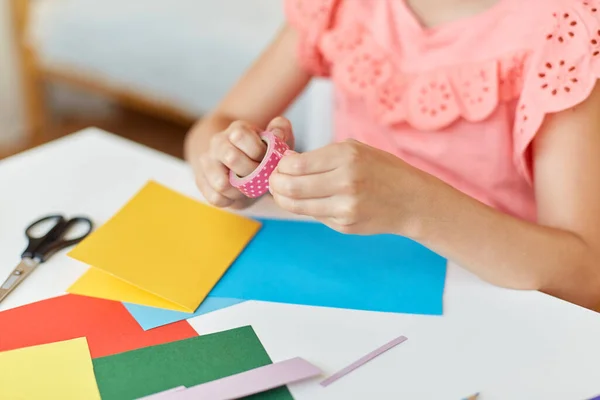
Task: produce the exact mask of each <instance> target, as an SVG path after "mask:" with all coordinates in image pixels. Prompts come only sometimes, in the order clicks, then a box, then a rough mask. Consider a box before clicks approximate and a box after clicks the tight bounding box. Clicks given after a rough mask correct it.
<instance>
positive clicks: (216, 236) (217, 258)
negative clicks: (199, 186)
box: [68, 181, 260, 313]
mask: <svg viewBox="0 0 600 400" xmlns="http://www.w3.org/2000/svg"><path fill="white" fill-rule="evenodd" d="M259 229H260V223H259V222H257V221H255V220H252V219H250V218H246V217H243V216H240V215H237V214H234V213H231V212H228V211H224V210H219V209H216V208H214V207H211V206H209V205H206V204H203V203H201V202H199V201H196V200H194V199H191V198H189V197H186V196H184V195H181V194H179V193H177V192H174V191H173V190H171V189H168V188H166V187H164V186H162V185H160V184H158V183H156V182H152V181H151V182H149V183H148V184H147V185H146V186H144V187H143V188H142V189H141V190H140V191H139V192H138V194H137V195H135V196H134V197H133V198H132V199H131V200H130V201H129V202H128V203H127V204H126V205H125V206H124V207H123V208H122V209H121V210H120V211H119V212H118V213H117V214H115V215H114V216H113V217H112V218H111V219H110V220H109V221H108V222H106V223H105V224H104V225H103V226H101V227H100V228H98V229H97V230H96V231H95V232H93V233H92V234H91V235H90V236H88V237H87V238H86V239H85V240H83V241H82V242H81V243H80V244H79V245H78V246H76V247H75V248H74V249H73V250H72V251H71V252H70V253H69V255H70V256H71V257H73V258H75V259H77V260H79V261H82V262H84V263H86V264H89V265H90V266H92V267H94V268H97V269H98V270H100V271H99V272H102V273H103V274H98V273H97V272H98V271H94V270H93V269H91V270H90V271H88V272H87V273H86V274H85V275H84V276H82V277H81V278H80V280H79V281H77V282H75V284H74V285H73V286H72V287H71V288H69V289H68V292H70V293H77V294H82V295H89V296H93V297H101V298H106V299H111V300H119V301H126V302H130V303H135V304H141V305H147V306H152V307H160V308H167V309H171V310H176V311H184V312H190V313H191V312H194V311H195V310H196V308H197V307H198V306H199V305H200V303H201V302H202V300H204V298H205V297H206V295H207V294H208V293H209V292H210V291H211V289H212V288H213V287H214V285H215V284H216V283H217V282H218V281H219V279H220V278H221V277H222V276H223V274H224V273H225V272H226V271H227V268H229V266H230V265H231V264H232V263H233V261H235V259H236V258H237V256H238V255H239V254H240V253H241V252H242V250H243V249H244V248H245V247H246V245H247V244H248V243H249V242H250V240H251V239H252V238H253V237H254V235H256V233H257V232H258V230H259ZM107 274H108V275H109V276H107ZM111 278H112V279H111ZM111 280H112V281H113V282H110V281H111Z"/></svg>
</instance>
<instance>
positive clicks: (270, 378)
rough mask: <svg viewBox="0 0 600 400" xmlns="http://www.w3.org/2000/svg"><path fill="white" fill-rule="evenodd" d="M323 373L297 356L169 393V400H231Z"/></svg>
mask: <svg viewBox="0 0 600 400" xmlns="http://www.w3.org/2000/svg"><path fill="white" fill-rule="evenodd" d="M320 374H321V370H320V369H319V368H317V367H316V366H314V365H312V364H311V363H309V362H308V361H306V360H304V359H302V358H299V357H296V358H292V359H290V360H286V361H282V362H278V363H275V364H269V365H265V366H264V367H259V368H255V369H251V370H250V371H246V372H242V373H239V374H236V375H231V376H228V377H226V378H221V379H217V380H215V381H211V382H207V383H203V384H201V385H197V386H193V387H190V388H188V389H186V390H183V391H181V392H175V393H172V394H169V397H168V399H169V400H198V399H202V400H232V399H239V398H240V397H246V396H250V395H252V394H256V393H262V392H266V391H267V390H271V389H274V388H277V387H280V386H284V385H288V384H290V383H294V382H299V381H302V380H304V379H308V378H312V377H315V376H318V375H320Z"/></svg>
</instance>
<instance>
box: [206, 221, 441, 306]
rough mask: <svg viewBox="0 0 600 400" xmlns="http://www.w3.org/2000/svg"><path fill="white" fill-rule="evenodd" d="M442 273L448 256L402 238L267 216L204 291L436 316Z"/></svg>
mask: <svg viewBox="0 0 600 400" xmlns="http://www.w3.org/2000/svg"><path fill="white" fill-rule="evenodd" d="M445 278H446V260H445V259H444V258H442V257H441V256H439V255H437V254H435V253H434V252H432V251H430V250H428V249H427V248H425V247H423V246H421V245H420V244H418V243H416V242H413V241H411V240H409V239H406V238H404V237H400V236H395V235H374V236H359V235H344V234H341V233H338V232H336V231H334V230H332V229H330V228H328V227H327V226H325V225H323V224H320V223H314V222H300V221H284V220H267V219H265V220H262V228H261V230H260V232H259V233H258V234H257V235H256V237H255V238H254V239H253V240H252V242H251V243H250V244H249V245H248V246H247V247H246V249H245V250H244V252H243V253H242V254H241V255H240V256H239V257H238V259H237V260H236V261H235V263H234V264H233V265H232V266H231V267H230V268H229V270H228V271H227V273H226V274H225V275H224V276H223V278H222V279H221V280H220V281H219V283H218V284H217V285H216V286H215V288H214V289H213V290H212V292H211V294H210V295H211V296H215V297H232V298H238V299H247V300H262V301H273V302H280V303H293V304H304V305H311V306H326V307H339V308H350V309H359V310H369V311H385V312H402V313H415V314H433V315H440V314H442V299H443V294H444V283H445Z"/></svg>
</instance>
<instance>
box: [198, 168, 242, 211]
mask: <svg viewBox="0 0 600 400" xmlns="http://www.w3.org/2000/svg"><path fill="white" fill-rule="evenodd" d="M196 185H197V186H198V189H200V192H201V193H202V195H203V196H204V198H205V199H206V201H207V202H209V203H210V204H212V205H213V206H215V207H229V206H231V205H232V204H233V203H234V200H232V199H230V198H228V197H226V196H224V195H223V194H221V193H219V192H218V191H216V190H215V189H213V188H212V186H211V185H210V184H209V183H208V181H207V179H206V177H205V176H204V173H203V172H202V171H197V172H196Z"/></svg>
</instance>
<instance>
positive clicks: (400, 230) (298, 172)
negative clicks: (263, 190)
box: [271, 88, 600, 308]
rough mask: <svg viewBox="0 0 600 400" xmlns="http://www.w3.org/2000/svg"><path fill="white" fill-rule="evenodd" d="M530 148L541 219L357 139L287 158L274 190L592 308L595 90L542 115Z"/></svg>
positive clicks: (347, 224)
mask: <svg viewBox="0 0 600 400" xmlns="http://www.w3.org/2000/svg"><path fill="white" fill-rule="evenodd" d="M533 150H534V171H535V191H536V195H537V204H538V206H539V217H538V219H539V224H534V223H529V222H525V221H522V220H520V219H517V218H514V217H511V216H508V215H505V214H503V213H501V212H499V211H496V210H494V209H492V208H490V207H488V206H486V205H483V204H482V203H480V202H478V201H476V200H474V199H472V198H470V197H469V196H467V195H465V194H463V193H461V192H459V191H457V190H455V189H454V188H452V187H450V186H448V185H446V184H444V183H443V182H441V181H440V180H438V179H436V178H434V177H432V176H430V175H427V174H425V173H423V172H421V171H419V170H417V169H415V168H412V167H410V166H408V165H407V164H406V163H404V162H402V161H401V160H400V159H398V158H396V157H394V156H392V155H390V154H388V153H385V152H382V151H380V150H376V149H373V148H371V147H368V146H366V145H362V144H360V143H356V142H346V143H341V144H335V145H331V146H327V147H325V148H323V149H320V150H316V151H314V152H308V153H304V154H296V155H290V156H286V157H284V158H283V159H282V161H281V163H280V164H279V167H278V171H277V172H276V173H275V174H273V176H272V177H271V189H272V192H273V194H274V198H275V200H276V201H277V202H278V204H280V205H281V206H282V207H283V208H286V209H288V210H290V211H293V212H296V213H299V214H305V215H310V216H314V217H316V218H317V219H319V220H321V221H323V222H324V223H326V224H328V225H330V226H331V227H333V228H334V229H338V230H340V231H343V232H350V233H384V232H388V233H396V234H400V235H405V236H409V237H412V238H413V239H415V240H417V241H419V242H421V243H423V244H424V245H426V246H428V247H430V248H432V249H433V250H435V251H437V252H438V253H440V254H442V255H444V256H446V257H447V258H449V259H451V260H454V261H456V262H457V263H458V264H460V265H462V266H464V267H466V268H468V269H470V270H471V271H473V272H474V273H476V274H477V275H479V276H480V277H482V278H484V279H486V280H488V281H490V282H492V283H494V284H497V285H500V286H506V287H510V288H517V289H537V290H542V291H545V292H548V293H550V294H553V295H555V296H557V297H561V298H563V299H565V300H568V301H571V302H574V303H577V304H580V305H582V306H586V307H590V308H593V307H597V306H599V305H600V89H599V88H596V89H595V90H594V92H593V93H592V95H591V96H590V97H589V98H588V99H587V100H586V101H585V102H584V103H582V104H580V105H579V106H577V107H575V108H573V109H570V110H567V111H564V112H560V113H558V114H555V115H552V116H547V119H546V123H545V124H544V125H543V127H542V129H541V131H539V132H538V134H537V135H536V139H535V142H534V149H533ZM391 251H393V250H391Z"/></svg>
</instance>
